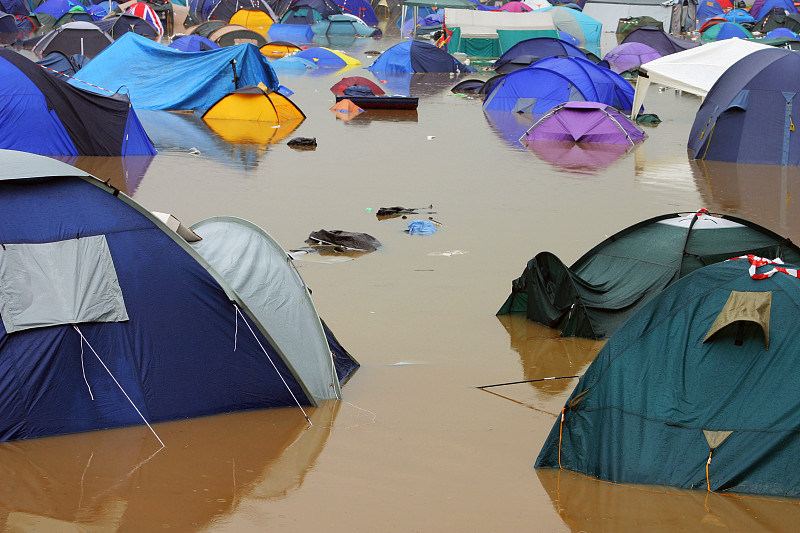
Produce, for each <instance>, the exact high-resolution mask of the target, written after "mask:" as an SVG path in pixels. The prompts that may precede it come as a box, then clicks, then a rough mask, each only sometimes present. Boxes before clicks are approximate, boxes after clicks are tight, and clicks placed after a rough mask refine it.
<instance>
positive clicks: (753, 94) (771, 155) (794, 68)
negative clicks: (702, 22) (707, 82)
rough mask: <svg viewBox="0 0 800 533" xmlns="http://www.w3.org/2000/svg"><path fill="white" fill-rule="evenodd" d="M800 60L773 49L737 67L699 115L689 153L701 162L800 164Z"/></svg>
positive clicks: (721, 81)
mask: <svg viewBox="0 0 800 533" xmlns="http://www.w3.org/2000/svg"><path fill="white" fill-rule="evenodd" d="M798 79H800V56H798V55H797V54H796V53H795V52H793V51H791V50H785V49H780V48H769V49H766V50H759V51H757V52H755V53H752V54H750V55H748V56H746V57H744V58H742V59H740V60H739V61H737V62H736V63H734V64H733V65H732V66H731V67H729V68H728V70H726V71H725V73H724V74H723V75H722V76H720V78H719V79H718V80H717V81H716V83H715V84H714V86H713V87H711V90H710V91H709V92H708V94H707V95H706V98H705V100H703V103H702V105H701V106H700V109H699V110H698V111H697V116H696V117H695V120H694V124H693V125H692V130H691V132H690V134H689V143H688V146H687V147H688V149H689V152H690V154H691V155H693V157H695V158H696V159H709V160H712V161H730V162H734V163H761V164H768V165H770V164H771V165H800V136H798V135H797V133H796V132H795V131H794V130H795V128H796V125H797V124H800V110H798V105H797V104H800V100H798V98H797V94H798V92H800V87H798V84H797V80H798Z"/></svg>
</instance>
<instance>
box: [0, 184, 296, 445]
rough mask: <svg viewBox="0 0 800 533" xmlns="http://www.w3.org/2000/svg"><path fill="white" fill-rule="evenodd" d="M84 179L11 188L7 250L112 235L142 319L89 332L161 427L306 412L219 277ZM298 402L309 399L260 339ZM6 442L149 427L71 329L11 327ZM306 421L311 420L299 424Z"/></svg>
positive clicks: (126, 290)
mask: <svg viewBox="0 0 800 533" xmlns="http://www.w3.org/2000/svg"><path fill="white" fill-rule="evenodd" d="M104 189H105V187H102V186H99V185H95V184H92V183H88V182H86V181H84V180H82V179H80V178H53V179H46V180H29V181H25V182H19V181H16V182H0V202H2V209H0V242H3V243H6V244H11V243H44V242H55V241H61V240H68V239H75V238H76V236H78V237H87V236H93V235H105V236H106V239H107V241H108V246H109V249H110V251H111V255H112V257H113V261H114V267H115V269H116V272H117V275H118V278H119V284H120V287H121V289H122V292H123V296H124V298H125V305H126V307H127V310H128V315H129V317H130V320H128V321H126V322H116V323H84V324H79V327H80V329H81V331H82V332H83V334H84V335H85V336H86V338H87V340H88V341H89V343H90V344H91V345H92V347H93V348H94V349H95V350H96V351H97V353H98V354H99V355H100V357H101V358H102V359H103V361H104V362H105V363H106V364H107V365H108V367H109V369H110V370H111V372H112V373H113V374H114V376H115V377H116V378H117V380H118V381H119V382H120V384H121V385H122V387H123V388H124V389H125V391H126V392H127V393H128V394H129V395H130V397H131V400H132V401H133V402H134V403H135V404H136V405H137V407H138V408H139V409H140V410H141V412H142V414H143V415H144V416H145V417H146V418H147V419H148V421H150V422H159V421H165V420H173V419H178V418H185V417H193V416H201V415H209V414H214V413H219V412H228V411H234V410H242V409H249V408H264V407H276V406H291V405H295V402H294V400H293V399H292V397H291V395H290V394H289V391H288V390H287V388H286V386H285V385H284V384H283V383H282V382H281V380H280V378H279V376H278V374H277V373H276V371H275V369H274V368H273V367H272V365H271V364H270V363H269V361H268V360H267V357H266V356H265V355H264V353H263V351H262V350H261V348H260V347H259V345H258V343H257V342H256V339H255V338H254V337H253V335H252V334H251V333H250V331H249V329H248V328H247V327H246V326H245V324H244V323H243V322H242V319H241V317H240V318H239V324H238V328H239V329H238V338H237V339H236V343H237V347H236V351H234V332H235V331H236V327H237V325H236V322H235V312H234V308H233V305H232V304H231V302H230V301H229V299H228V296H227V295H226V293H225V292H224V291H223V289H222V288H221V286H220V285H219V284H218V283H217V282H216V281H215V279H214V278H213V277H212V276H211V274H210V273H209V272H208V271H207V270H206V269H205V268H204V267H203V266H202V265H201V264H200V263H199V262H198V261H197V260H196V259H195V258H194V257H193V256H192V255H190V254H189V253H188V252H187V251H186V250H184V249H183V248H182V247H181V246H180V245H178V244H177V243H176V242H175V241H173V240H172V239H171V238H170V237H169V236H168V235H167V234H166V233H165V232H164V231H163V230H162V229H160V228H159V227H158V226H157V225H156V224H154V223H153V222H152V221H151V220H150V219H149V218H147V217H146V216H144V215H143V214H142V213H140V212H138V211H137V210H136V209H134V208H133V207H132V206H130V205H128V204H127V203H125V202H124V201H123V200H122V199H120V198H117V197H115V196H113V195H112V194H110V192H111V191H110V190H104ZM248 323H249V324H250V327H251V328H253V330H254V331H256V333H257V335H258V340H259V341H260V342H261V344H262V345H263V346H264V347H266V348H267V350H268V352H269V353H270V357H271V359H272V361H273V362H274V363H275V364H276V365H277V367H278V369H279V370H280V372H281V375H282V376H283V378H284V379H285V380H286V381H287V382H288V383H289V384H290V386H291V390H292V392H293V394H294V395H295V396H296V397H297V398H298V399H299V400H300V401H301V402H303V403H306V404H308V403H309V401H308V399H307V398H306V396H305V394H304V393H303V391H302V389H301V387H300V386H299V385H298V384H297V382H296V381H295V379H294V377H293V376H292V374H291V373H290V372H289V371H288V370H287V369H286V367H285V365H284V364H283V363H282V360H281V358H280V357H278V356H277V355H276V354H275V352H274V350H272V348H271V347H270V345H269V343H268V342H267V340H266V339H265V338H264V337H263V336H261V335H260V334H259V333H258V330H257V329H256V327H255V326H254V325H253V324H252V323H251V322H249V321H248ZM0 354H1V355H2V356H0V410H2V412H3V416H2V417H0V441H4V440H11V439H20V438H30V437H43V436H47V435H55V434H60V433H70V432H79V431H87V430H94V429H102V428H110V427H120V426H126V425H132V424H141V423H142V421H141V419H140V418H139V416H138V415H137V414H136V411H135V410H134V409H133V407H132V406H131V405H130V403H128V401H127V400H126V399H125V397H124V396H123V395H122V393H121V392H120V391H119V389H118V388H117V386H116V385H115V384H114V382H113V380H112V379H111V378H110V377H109V376H108V374H107V373H106V371H105V370H104V369H103V368H102V366H101V364H100V363H99V362H98V361H97V359H96V358H95V357H94V355H93V354H92V353H91V351H90V350H89V348H88V347H86V346H84V354H83V361H84V363H85V367H86V378H87V380H88V382H89V384H90V385H91V387H92V393H93V394H94V397H95V400H94V401H92V400H91V397H90V394H89V390H88V388H87V386H86V383H85V382H84V379H83V374H82V371H81V345H80V337H79V336H78V334H77V333H76V332H75V331H74V330H73V328H72V327H70V326H52V327H45V328H37V329H31V330H26V331H20V332H17V333H13V334H7V333H6V331H5V329H4V328H3V327H2V323H0ZM298 416H300V415H299V414H298Z"/></svg>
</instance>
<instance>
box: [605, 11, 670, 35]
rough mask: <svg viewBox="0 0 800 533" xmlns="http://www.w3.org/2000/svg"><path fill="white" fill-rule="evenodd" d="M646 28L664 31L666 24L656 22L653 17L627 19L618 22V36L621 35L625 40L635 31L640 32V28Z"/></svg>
mask: <svg viewBox="0 0 800 533" xmlns="http://www.w3.org/2000/svg"><path fill="white" fill-rule="evenodd" d="M645 26H651V27H653V28H658V29H659V30H662V31H663V30H664V23H663V22H661V21H660V20H656V19H654V18H653V17H647V16H642V17H627V18H622V19H619V22H617V31H616V34H617V35H621V36H622V37H623V38H624V37H627V36H628V34H629V33H630V32H632V31H633V30H638V29H639V28H644V27H645Z"/></svg>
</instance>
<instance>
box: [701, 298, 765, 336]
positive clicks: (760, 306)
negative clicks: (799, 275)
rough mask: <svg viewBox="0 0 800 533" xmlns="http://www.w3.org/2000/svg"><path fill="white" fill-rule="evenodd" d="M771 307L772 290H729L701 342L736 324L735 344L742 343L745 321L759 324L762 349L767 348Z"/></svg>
mask: <svg viewBox="0 0 800 533" xmlns="http://www.w3.org/2000/svg"><path fill="white" fill-rule="evenodd" d="M771 307H772V292H771V291H770V292H740V291H731V294H730V296H729V297H728V301H727V302H725V305H724V306H723V308H722V311H720V313H719V315H718V316H717V319H716V320H715V321H714V324H713V325H712V326H711V329H709V330H708V333H707V334H706V337H705V339H703V343H705V342H708V341H709V340H710V339H711V337H713V336H714V335H716V334H717V333H718V332H720V331H722V330H723V329H725V328H727V327H728V326H730V325H731V324H737V326H738V332H737V340H736V344H737V346H740V345H741V344H742V340H741V339H742V336H743V333H744V326H745V324H747V323H752V324H755V325H756V326H760V327H761V330H762V332H763V333H764V349H766V350H769V314H770V309H771Z"/></svg>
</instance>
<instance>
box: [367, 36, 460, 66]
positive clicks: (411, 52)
mask: <svg viewBox="0 0 800 533" xmlns="http://www.w3.org/2000/svg"><path fill="white" fill-rule="evenodd" d="M367 70H371V71H373V72H475V69H474V68H472V67H471V66H469V65H464V64H463V63H461V62H459V61H458V60H457V59H455V58H454V57H453V56H451V55H450V54H448V53H447V52H445V51H444V50H442V49H441V48H437V47H436V46H434V45H432V44H430V43H424V42H422V41H404V42H402V43H399V44H396V45H394V46H392V47H391V48H389V49H388V50H386V51H385V52H384V53H382V54H381V55H380V56H378V58H377V59H375V61H374V62H373V63H372V65H370V66H369V67H368V68H367Z"/></svg>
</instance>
